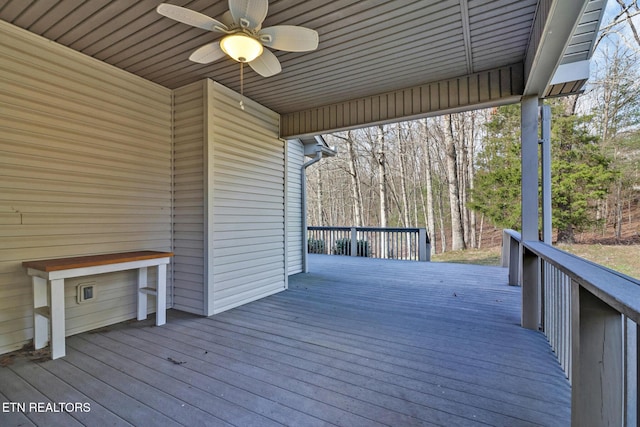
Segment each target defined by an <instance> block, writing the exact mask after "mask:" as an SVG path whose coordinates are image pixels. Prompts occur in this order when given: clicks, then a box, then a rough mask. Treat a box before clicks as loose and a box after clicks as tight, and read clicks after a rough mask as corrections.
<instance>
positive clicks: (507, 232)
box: [502, 228, 522, 242]
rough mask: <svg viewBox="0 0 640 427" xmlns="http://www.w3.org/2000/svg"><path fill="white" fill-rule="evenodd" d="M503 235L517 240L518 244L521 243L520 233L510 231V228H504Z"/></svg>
mask: <svg viewBox="0 0 640 427" xmlns="http://www.w3.org/2000/svg"><path fill="white" fill-rule="evenodd" d="M502 231H503V232H504V233H505V234H508V235H509V236H511V237H512V238H513V239H515V240H517V241H518V242H521V241H522V235H521V234H520V233H518V232H517V231H516V230H512V229H510V228H506V229H504V230H502Z"/></svg>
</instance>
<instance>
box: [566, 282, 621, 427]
mask: <svg viewBox="0 0 640 427" xmlns="http://www.w3.org/2000/svg"><path fill="white" fill-rule="evenodd" d="M571 294H572V299H571V300H572V305H573V307H572V314H573V316H572V317H573V319H572V322H571V326H572V328H573V361H572V364H573V367H572V376H573V378H572V386H571V425H572V426H575V427H577V426H580V427H583V426H586V427H589V426H621V425H623V424H622V422H623V401H624V397H623V396H624V392H623V387H624V375H623V372H624V370H623V354H622V351H623V350H622V349H623V337H622V316H621V315H620V313H619V312H618V311H617V310H615V309H613V308H612V307H610V306H609V305H608V304H606V303H604V302H603V301H601V300H600V299H599V298H597V297H596V296H594V295H593V294H591V293H590V292H589V291H587V290H586V289H584V288H583V287H582V286H580V284H579V283H577V282H575V281H572V283H571Z"/></svg>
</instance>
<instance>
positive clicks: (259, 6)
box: [229, 0, 269, 30]
mask: <svg viewBox="0 0 640 427" xmlns="http://www.w3.org/2000/svg"><path fill="white" fill-rule="evenodd" d="M268 9H269V0H229V10H230V11H231V15H232V16H233V20H234V21H235V22H236V23H237V24H239V25H240V26H241V27H244V28H249V29H250V30H257V29H259V28H260V27H261V26H262V21H264V18H266V17H267V10H268Z"/></svg>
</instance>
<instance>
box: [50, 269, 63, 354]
mask: <svg viewBox="0 0 640 427" xmlns="http://www.w3.org/2000/svg"><path fill="white" fill-rule="evenodd" d="M50 297H51V304H50V306H49V307H50V309H51V318H50V321H51V358H52V359H57V358H59V357H63V356H64V355H65V354H66V352H65V344H64V337H65V334H66V329H65V319H64V279H54V280H51V296H50Z"/></svg>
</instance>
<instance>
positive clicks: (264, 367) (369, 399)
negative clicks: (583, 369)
mask: <svg viewBox="0 0 640 427" xmlns="http://www.w3.org/2000/svg"><path fill="white" fill-rule="evenodd" d="M310 266H311V272H310V273H309V274H299V275H295V276H291V277H290V278H289V290H287V291H285V292H282V293H280V294H276V295H273V296H270V297H268V298H264V299H262V300H260V301H256V302H254V303H251V304H248V305H245V306H242V307H238V308H236V309H233V310H230V311H227V312H225V313H221V314H219V315H216V316H212V317H209V318H203V317H197V316H193V315H190V314H186V313H181V312H175V311H170V312H169V316H168V323H167V324H166V325H164V326H162V327H155V326H154V325H153V324H152V322H151V321H143V322H128V323H124V324H119V325H114V326H112V327H108V328H103V329H100V330H97V331H93V332H90V333H84V334H80V335H76V336H73V337H70V338H69V339H68V340H67V356H66V357H64V358H62V359H59V360H52V361H46V362H38V363H36V362H33V361H30V360H28V359H27V358H20V357H17V358H15V361H14V363H13V364H10V365H9V366H8V367H4V368H0V400H2V401H11V402H16V401H18V402H22V401H24V402H29V401H44V402H47V401H74V402H75V401H81V402H90V403H91V408H92V412H91V413H88V414H86V413H85V414H37V413H36V414H34V413H27V414H19V413H13V414H3V413H0V425H2V426H5V425H21V423H22V424H24V425H32V424H33V425H47V426H49V425H74V423H75V425H82V424H84V425H91V424H93V425H98V424H99V425H158V426H164V425H190V426H192V425H193V426H195V425H236V426H252V425H256V426H269V425H295V426H321V425H338V426H367V427H369V426H376V425H390V426H398V425H403V426H404V425H406V426H412V425H415V426H419V425H427V426H428V425H446V426H455V425H465V426H466V425H495V426H529V425H547V426H554V427H555V426H563V425H569V423H570V387H569V384H568V382H567V380H566V378H564V375H563V373H562V370H561V369H560V367H559V365H558V362H557V361H556V359H555V357H554V355H553V353H552V352H551V350H550V348H549V346H548V344H547V342H546V340H545V338H544V336H543V335H542V334H540V333H537V332H535V331H530V330H526V329H523V328H521V327H520V326H519V315H520V289H519V288H515V287H509V286H508V285H507V272H506V270H505V269H502V268H498V267H482V266H466V265H455V264H442V263H419V262H403V261H385V260H372V259H362V258H350V257H335V256H318V255H316V256H310ZM170 359H171V360H173V361H175V362H178V364H176V363H173V362H172V361H171V360H170Z"/></svg>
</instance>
